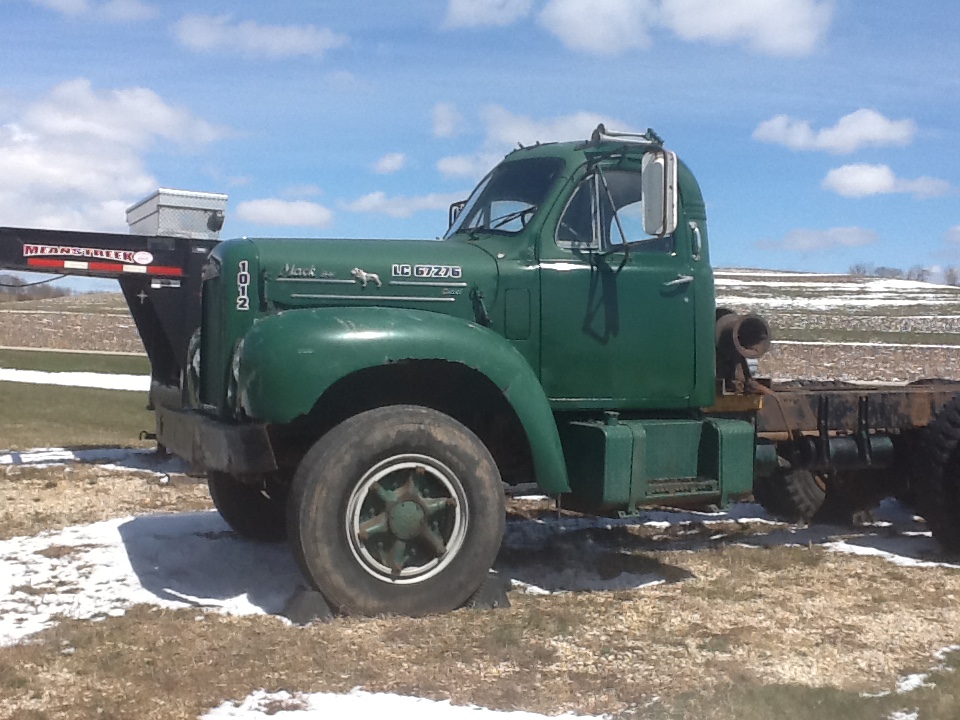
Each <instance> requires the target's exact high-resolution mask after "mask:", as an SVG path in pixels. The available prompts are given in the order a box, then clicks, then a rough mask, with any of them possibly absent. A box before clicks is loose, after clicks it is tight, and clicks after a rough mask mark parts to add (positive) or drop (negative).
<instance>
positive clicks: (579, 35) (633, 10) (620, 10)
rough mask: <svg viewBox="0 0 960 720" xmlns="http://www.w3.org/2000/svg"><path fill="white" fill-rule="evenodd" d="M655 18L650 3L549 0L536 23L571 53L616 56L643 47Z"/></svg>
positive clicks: (637, 0)
mask: <svg viewBox="0 0 960 720" xmlns="http://www.w3.org/2000/svg"><path fill="white" fill-rule="evenodd" d="M725 4H726V3H724V5H725ZM656 17H657V7H656V4H655V3H654V1H653V0H603V2H597V1H596V0H550V2H548V3H547V5H546V7H545V8H544V9H543V11H542V12H541V13H540V16H539V18H538V20H539V22H540V24H541V25H542V26H543V27H544V28H546V29H547V30H548V31H549V32H550V33H552V34H554V35H556V36H557V38H559V40H560V42H562V43H563V44H564V45H566V46H567V47H568V48H571V49H572V50H582V51H585V52H589V53H594V54H597V55H618V54H620V53H622V52H623V51H624V50H629V49H632V48H638V47H647V46H648V45H649V44H650V29H651V27H652V26H653V25H654V24H655V22H656Z"/></svg>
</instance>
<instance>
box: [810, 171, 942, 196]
mask: <svg viewBox="0 0 960 720" xmlns="http://www.w3.org/2000/svg"><path fill="white" fill-rule="evenodd" d="M821 185H822V187H823V188H824V189H826V190H832V191H833V192H835V193H837V194H838V195H841V196H843V197H848V198H862V197H867V196H869V195H889V194H893V193H902V194H906V195H913V196H914V197H917V198H929V197H936V196H939V195H946V194H948V193H949V192H951V191H952V189H953V188H952V186H951V185H950V183H949V182H947V181H946V180H941V179H939V178H932V177H919V178H916V179H915V180H906V179H904V178H898V177H897V176H896V174H894V172H893V170H892V169H891V168H890V167H889V166H888V165H868V164H865V163H856V164H853V165H843V166H842V167H838V168H834V169H833V170H831V171H830V172H828V173H827V176H826V177H825V178H824V179H823V182H822V183H821Z"/></svg>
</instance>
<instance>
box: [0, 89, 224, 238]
mask: <svg viewBox="0 0 960 720" xmlns="http://www.w3.org/2000/svg"><path fill="white" fill-rule="evenodd" d="M224 134H225V131H224V130H222V129H219V128H216V127H214V126H213V125H211V124H209V123H207V122H205V121H204V120H202V119H200V118H198V117H196V116H194V115H192V114H191V113H190V112H189V111H187V110H185V109H183V108H178V107H174V106H171V105H168V104H167V103H165V102H164V101H163V99H162V98H160V96H159V95H157V94H156V93H155V92H153V91H152V90H148V89H146V88H137V87H134V88H122V89H114V90H95V89H94V88H92V87H91V85H90V82H89V81H88V80H86V79H82V78H80V79H76V80H72V81H69V82H66V83H63V84H61V85H58V86H57V87H55V88H53V90H51V91H50V92H49V93H48V95H47V96H46V97H44V98H43V99H41V100H40V101H38V102H36V103H34V104H33V105H32V106H30V107H27V108H25V109H23V110H22V111H21V112H20V113H19V115H17V116H15V117H8V118H0V217H3V219H4V224H9V225H37V226H43V227H52V228H72V229H89V230H117V231H124V230H126V225H125V219H124V209H125V207H126V205H128V204H129V203H130V201H132V200H135V199H137V198H138V197H140V196H143V195H145V194H146V193H148V192H151V191H153V190H155V189H156V188H157V185H158V182H157V180H156V179H155V178H154V177H153V176H152V175H151V174H150V173H149V171H148V170H147V169H146V168H145V166H144V160H143V155H144V153H145V152H147V151H148V150H149V149H151V148H152V147H153V146H154V145H155V144H156V142H157V141H160V140H162V141H164V147H165V148H166V150H167V151H168V152H174V151H175V150H176V148H177V147H178V146H179V147H190V146H191V145H198V144H203V143H208V142H211V141H213V140H216V139H217V138H219V137H222V136H223V135H224Z"/></svg>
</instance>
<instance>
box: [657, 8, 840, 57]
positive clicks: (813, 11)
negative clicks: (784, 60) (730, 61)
mask: <svg viewBox="0 0 960 720" xmlns="http://www.w3.org/2000/svg"><path fill="white" fill-rule="evenodd" d="M832 19H833V0H725V1H724V2H717V1H716V0H662V3H661V21H662V22H663V24H664V25H665V26H666V27H668V28H669V29H670V30H672V31H673V32H674V33H676V34H677V35H678V36H679V37H681V38H682V39H684V40H706V41H709V42H715V43H722V44H731V43H735V42H740V41H743V42H745V43H746V44H747V45H748V47H750V48H751V49H753V50H755V51H757V52H760V53H763V54H767V55H779V56H799V55H808V54H810V53H811V52H812V51H813V50H814V49H815V48H816V46H817V44H818V43H819V42H820V40H821V39H822V38H823V37H824V36H825V35H826V33H827V30H828V29H829V28H830V22H831V20H832Z"/></svg>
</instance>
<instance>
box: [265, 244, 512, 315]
mask: <svg viewBox="0 0 960 720" xmlns="http://www.w3.org/2000/svg"><path fill="white" fill-rule="evenodd" d="M250 242H252V243H253V245H254V246H255V247H256V251H257V253H258V255H259V265H260V274H261V278H262V283H263V284H262V292H263V299H264V301H265V302H266V303H267V305H268V306H272V307H274V308H275V309H277V310H285V309H293V308H306V307H328V306H337V305H361V306H386V307H407V308H417V309H421V310H431V311H434V312H441V313H444V314H447V315H455V316H458V317H462V318H465V319H468V320H476V319H478V318H477V317H476V311H475V300H474V297H475V296H476V295H477V293H480V294H481V296H482V297H483V298H485V299H486V300H487V302H492V301H493V300H494V298H495V297H496V293H497V262H496V260H495V259H494V258H493V257H492V256H491V255H490V254H489V253H487V252H486V251H484V250H483V249H481V248H479V247H477V246H476V245H473V244H468V243H467V242H461V241H435V240H302V239H251V240H250Z"/></svg>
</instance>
